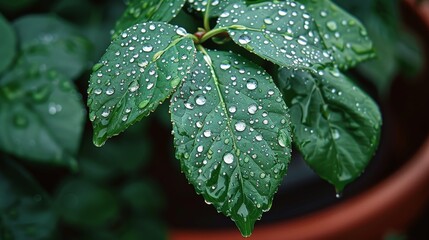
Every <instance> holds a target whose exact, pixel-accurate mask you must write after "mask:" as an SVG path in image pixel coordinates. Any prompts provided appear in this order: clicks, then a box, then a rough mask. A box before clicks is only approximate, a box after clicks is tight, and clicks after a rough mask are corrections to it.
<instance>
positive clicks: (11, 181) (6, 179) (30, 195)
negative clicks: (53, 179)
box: [0, 158, 57, 240]
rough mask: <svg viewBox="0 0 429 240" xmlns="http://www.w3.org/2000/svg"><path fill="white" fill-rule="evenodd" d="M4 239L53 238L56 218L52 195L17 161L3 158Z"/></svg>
mask: <svg viewBox="0 0 429 240" xmlns="http://www.w3.org/2000/svg"><path fill="white" fill-rule="evenodd" d="M0 196H1V198H0V239H4V240H8V239H15V240H27V239H34V240H46V239H52V233H53V232H54V231H55V225H56V221H57V220H56V218H55V215H54V214H53V212H52V209H51V201H50V199H49V198H48V195H47V194H46V193H45V192H44V191H43V190H42V189H41V188H40V186H39V185H38V184H37V183H36V182H35V181H34V179H33V178H32V177H30V176H29V174H28V173H27V172H26V171H25V170H24V169H23V168H21V167H20V166H18V165H17V164H16V163H14V162H12V161H10V160H8V159H5V158H2V159H1V161H0Z"/></svg>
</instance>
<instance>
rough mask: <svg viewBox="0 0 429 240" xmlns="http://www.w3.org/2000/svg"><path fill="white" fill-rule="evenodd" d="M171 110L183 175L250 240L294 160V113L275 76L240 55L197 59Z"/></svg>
mask: <svg viewBox="0 0 429 240" xmlns="http://www.w3.org/2000/svg"><path fill="white" fill-rule="evenodd" d="M170 111H171V113H172V122H173V129H174V138H175V139H174V144H175V146H176V157H177V158H178V159H180V162H181V168H182V171H183V172H184V173H185V175H186V177H187V178H188V180H189V181H190V182H191V183H192V184H193V185H194V187H195V190H196V192H197V193H198V194H202V195H203V196H204V198H205V200H206V201H207V202H209V203H211V204H213V206H214V207H215V208H216V209H217V210H218V211H220V212H222V213H224V214H225V215H227V216H230V217H231V218H232V220H233V221H235V223H236V224H237V226H238V228H239V229H240V231H241V233H242V234H243V235H244V236H249V235H250V234H251V231H252V230H253V225H254V222H255V221H256V220H257V219H259V218H260V217H261V215H262V212H264V211H268V210H269V209H270V207H271V203H272V199H273V195H274V193H275V192H276V191H277V188H278V186H279V184H280V182H281V181H282V178H283V176H284V174H285V172H286V168H287V164H288V162H289V159H290V150H291V149H290V144H291V138H290V131H289V116H288V111H287V108H286V105H285V103H284V102H283V99H282V97H281V94H280V92H279V90H278V89H277V87H276V86H275V84H274V83H273V81H272V79H271V77H270V76H269V75H268V74H267V73H266V72H265V71H264V70H263V69H262V68H261V67H259V66H257V65H255V64H253V63H251V62H250V61H248V60H247V59H244V58H243V57H240V56H238V55H236V54H234V53H227V52H218V51H209V52H204V53H198V54H197V59H196V63H195V65H194V68H193V69H192V72H191V74H190V77H189V79H186V80H185V82H184V84H183V85H182V87H181V88H180V90H178V91H176V93H175V94H174V95H173V98H172V101H171V107H170Z"/></svg>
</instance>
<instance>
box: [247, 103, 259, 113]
mask: <svg viewBox="0 0 429 240" xmlns="http://www.w3.org/2000/svg"><path fill="white" fill-rule="evenodd" d="M257 110H258V107H256V105H255V104H251V105H250V106H249V107H248V108H247V111H248V112H249V113H250V114H252V115H253V114H255V113H256V111H257Z"/></svg>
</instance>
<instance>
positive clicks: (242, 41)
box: [238, 34, 251, 45]
mask: <svg viewBox="0 0 429 240" xmlns="http://www.w3.org/2000/svg"><path fill="white" fill-rule="evenodd" d="M250 41H251V38H250V36H249V35H247V34H243V35H241V36H240V37H239V38H238V42H239V43H240V44H243V45H245V44H249V43H250Z"/></svg>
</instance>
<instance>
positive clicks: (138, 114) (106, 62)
mask: <svg viewBox="0 0 429 240" xmlns="http://www.w3.org/2000/svg"><path fill="white" fill-rule="evenodd" d="M185 35H186V31H185V30H184V29H183V28H178V27H176V26H172V25H170V24H167V23H160V22H147V23H142V24H138V25H135V26H133V27H131V28H129V29H127V30H126V31H124V32H123V33H122V34H121V36H120V37H118V38H117V39H115V40H114V41H113V42H112V43H111V44H110V46H109V47H108V49H107V51H106V53H105V54H104V56H103V57H102V58H101V60H100V62H99V63H98V64H96V65H95V66H94V69H93V71H94V72H93V73H92V75H91V79H90V84H89V88H88V94H89V99H88V106H89V108H90V120H91V121H92V122H93V127H94V143H95V144H96V145H98V146H101V145H103V144H104V142H105V141H106V140H107V138H109V137H112V136H114V135H117V134H119V133H120V132H122V131H124V130H125V129H127V128H128V127H129V126H130V125H132V124H133V123H135V122H136V121H138V120H140V119H141V118H142V117H144V116H147V115H148V114H149V113H150V112H152V111H154V110H155V109H156V107H157V106H158V105H159V104H160V103H161V102H163V101H164V100H165V99H166V98H168V97H169V96H170V95H171V94H172V93H173V91H174V90H175V88H176V87H177V86H178V85H180V83H181V81H182V80H183V79H185V78H186V76H187V74H188V72H189V71H190V68H191V65H192V63H193V59H194V54H195V47H194V43H193V41H192V40H191V39H190V38H188V37H185Z"/></svg>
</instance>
